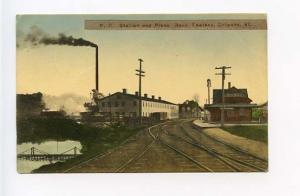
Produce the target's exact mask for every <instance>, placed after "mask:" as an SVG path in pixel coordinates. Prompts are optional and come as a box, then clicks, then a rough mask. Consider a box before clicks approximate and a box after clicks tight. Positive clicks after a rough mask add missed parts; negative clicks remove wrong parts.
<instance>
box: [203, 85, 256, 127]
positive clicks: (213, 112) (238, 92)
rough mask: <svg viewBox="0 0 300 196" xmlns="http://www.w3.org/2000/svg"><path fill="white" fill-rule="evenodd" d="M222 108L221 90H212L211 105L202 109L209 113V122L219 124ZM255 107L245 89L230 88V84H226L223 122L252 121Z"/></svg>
mask: <svg viewBox="0 0 300 196" xmlns="http://www.w3.org/2000/svg"><path fill="white" fill-rule="evenodd" d="M222 107H223V105H222V89H214V90H213V103H212V104H205V105H204V108H205V109H206V110H208V111H209V113H210V121H212V122H219V121H220V120H221V109H222ZM255 107H257V104H254V103H252V100H251V99H250V98H249V97H248V91H247V89H238V88H236V87H234V86H233V87H231V83H230V82H229V83H228V89H224V120H225V122H250V121H252V109H253V108H255Z"/></svg>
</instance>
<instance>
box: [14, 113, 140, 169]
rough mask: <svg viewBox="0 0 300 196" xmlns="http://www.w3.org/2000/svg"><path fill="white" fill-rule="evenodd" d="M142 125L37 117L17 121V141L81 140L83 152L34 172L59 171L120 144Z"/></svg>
mask: <svg viewBox="0 0 300 196" xmlns="http://www.w3.org/2000/svg"><path fill="white" fill-rule="evenodd" d="M141 129H142V127H140V128H134V129H133V128H128V127H125V126H121V125H114V126H112V127H108V128H97V127H91V126H88V125H82V124H77V123H76V122H75V121H73V120H71V119H44V118H34V119H26V120H19V121H18V122H17V142H18V144H20V143H22V142H33V143H41V142H44V141H49V140H56V139H58V140H60V141H64V140H75V141H79V142H80V143H81V145H82V149H81V153H82V155H80V156H78V157H76V158H75V159H69V160H67V161H65V162H57V163H54V164H49V165H44V166H42V167H40V168H38V169H36V170H34V171H33V173H52V172H53V173H59V172H63V171H65V170H66V169H68V168H70V167H72V166H74V165H77V164H79V163H81V162H83V161H85V160H88V159H90V158H92V157H94V156H96V155H99V154H102V153H105V152H106V151H107V150H108V149H110V148H114V147H116V146H118V145H120V144H121V143H122V142H123V141H124V140H126V139H127V138H128V137H130V136H131V135H134V134H135V133H137V132H138V131H139V130H141Z"/></svg>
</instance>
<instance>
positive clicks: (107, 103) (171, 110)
mask: <svg viewBox="0 0 300 196" xmlns="http://www.w3.org/2000/svg"><path fill="white" fill-rule="evenodd" d="M98 106H99V112H104V113H111V114H112V116H119V115H123V116H128V117H138V116H139V99H138V97H136V98H134V97H131V96H127V95H124V94H121V93H120V94H116V95H113V96H111V97H108V98H105V99H102V100H99V101H98ZM154 112H166V113H167V118H168V119H172V118H178V106H177V105H173V104H165V103H159V102H152V101H145V100H142V116H144V117H150V115H151V113H154Z"/></svg>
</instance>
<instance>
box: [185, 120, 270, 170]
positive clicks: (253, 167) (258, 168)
mask: <svg viewBox="0 0 300 196" xmlns="http://www.w3.org/2000/svg"><path fill="white" fill-rule="evenodd" d="M180 127H181V129H182V130H183V131H184V133H185V134H186V135H187V136H188V137H189V138H190V139H191V140H193V141H194V142H196V143H195V145H199V146H202V147H203V148H206V149H207V150H209V151H211V152H213V153H215V154H217V155H219V156H222V157H224V158H227V159H230V160H231V161H234V162H237V163H239V164H241V165H243V166H246V167H250V168H252V169H256V170H258V171H262V172H264V171H266V169H264V168H261V167H259V166H256V165H254V164H252V163H249V162H246V161H242V160H238V159H236V158H233V157H231V156H228V155H225V154H222V153H220V152H217V151H216V150H214V149H212V148H210V147H208V146H207V145H203V144H199V142H198V141H196V140H195V139H194V138H193V137H192V136H191V135H190V134H189V133H188V131H187V130H186V129H185V128H184V127H183V126H182V124H181V125H180ZM204 135H205V136H207V135H206V134H204ZM208 138H209V139H211V140H213V141H216V142H219V141H218V140H215V139H214V138H212V137H208ZM222 144H223V145H225V146H227V147H229V148H231V149H232V150H235V151H237V152H239V153H241V154H243V155H244V156H250V157H252V158H256V159H257V157H256V156H253V155H252V154H249V153H246V152H244V151H240V150H237V149H235V148H232V146H231V145H227V144H226V143H222ZM259 160H260V161H263V162H264V160H261V159H259Z"/></svg>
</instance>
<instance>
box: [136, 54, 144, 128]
mask: <svg viewBox="0 0 300 196" xmlns="http://www.w3.org/2000/svg"><path fill="white" fill-rule="evenodd" d="M138 61H139V62H140V69H136V70H135V71H136V72H137V73H136V74H135V75H137V76H139V123H140V125H141V124H142V77H145V75H144V74H145V72H144V71H143V70H142V62H144V61H143V59H138Z"/></svg>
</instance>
